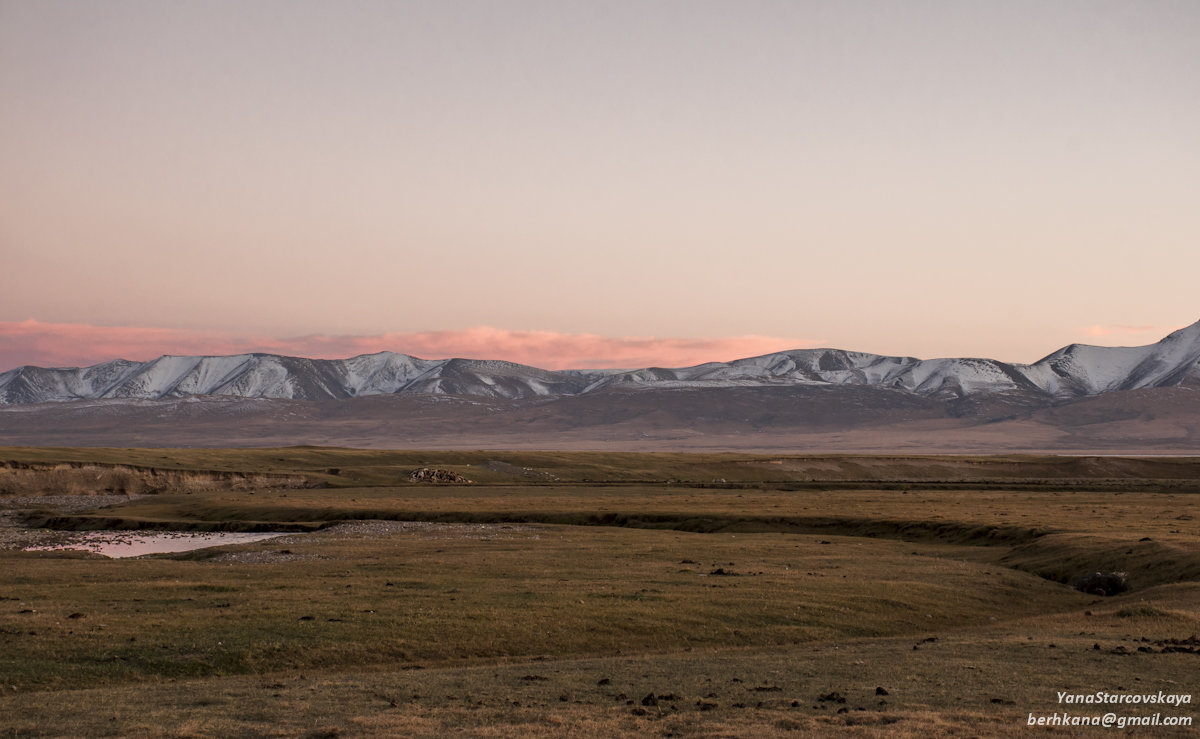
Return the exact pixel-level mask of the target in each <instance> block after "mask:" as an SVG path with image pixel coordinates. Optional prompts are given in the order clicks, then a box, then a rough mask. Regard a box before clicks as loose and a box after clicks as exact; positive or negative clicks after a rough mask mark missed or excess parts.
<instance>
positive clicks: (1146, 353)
mask: <svg viewBox="0 0 1200 739" xmlns="http://www.w3.org/2000/svg"><path fill="white" fill-rule="evenodd" d="M1189 384H1200V322H1198V323H1196V324H1193V325H1191V326H1188V327H1187V328H1183V329H1180V330H1179V331H1176V332H1174V333H1172V334H1171V335H1169V336H1167V337H1166V338H1164V339H1163V340H1162V341H1159V342H1158V343H1156V344H1151V345H1148V346H1141V347H1098V346H1088V345H1083V344H1072V345H1071V346H1067V347H1064V348H1062V349H1060V350H1058V351H1056V352H1054V353H1052V354H1050V355H1048V356H1047V357H1045V358H1043V359H1041V360H1039V361H1037V362H1035V363H1033V364H1029V365H1025V364H1008V363H1005V362H999V361H996V360H993V359H973V358H947V359H927V360H923V359H916V358H914V357H887V356H880V355H876V354H867V353H863V352H851V351H843V350H840V349H803V350H795V351H788V352H778V353H775V354H766V355H763V356H759V357H749V358H746V359H738V360H735V361H732V362H708V363H705V364H700V365H696V366H694V367H683V368H675V369H667V368H661V367H650V368H644V369H637V370H629V371H612V370H595V371H591V370H567V371H551V370H543V369H539V368H537V367H530V366H526V365H521V364H515V363H513V362H505V361H499V360H472V359H439V360H430V359H418V358H416V357H411V356H408V355H405V354H397V353H393V352H380V353H378V354H369V355H363V356H358V357H352V358H350V359H336V360H324V359H305V358H301V357H285V356H277V355H272V354H240V355H235V356H223V357H175V356H164V357H159V358H158V359H155V360H152V361H149V362H129V361H125V360H115V361H111V362H105V363H103V364H98V365H94V366H92V367H84V368H68V369H46V368H41V367H28V366H26V367H19V368H17V369H13V370H9V371H8V372H5V373H3V374H0V404H3V405H17V404H28V403H48V402H64V401H72V400H103V399H143V400H156V399H171V398H184V397H191V396H233V397H239V398H277V399H289V400H334V399H345V398H352V397H362V396H371V395H393V394H415V395H459V396H475V397H481V398H499V399H510V400H514V399H521V398H534V397H546V398H562V397H571V396H577V395H586V394H591V393H598V392H603V391H636V390H646V389H657V390H667V389H688V388H721V387H730V388H736V387H797V386H856V385H861V386H870V387H876V388H882V389H887V390H893V391H896V392H901V393H908V394H912V395H918V396H924V397H929V398H934V399H939V400H947V401H959V400H962V399H966V398H972V397H979V396H989V395H997V394H1009V395H1014V396H1032V397H1039V398H1043V399H1045V400H1047V401H1052V400H1063V399H1069V398H1077V397H1085V396H1092V395H1100V394H1103V393H1109V392H1114V391H1119V390H1135V389H1141V388H1155V387H1174V386H1178V385H1189Z"/></svg>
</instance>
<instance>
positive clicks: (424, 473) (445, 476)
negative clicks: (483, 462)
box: [408, 467, 471, 482]
mask: <svg viewBox="0 0 1200 739" xmlns="http://www.w3.org/2000/svg"><path fill="white" fill-rule="evenodd" d="M408 477H409V479H410V480H412V481H413V482H471V481H470V480H468V479H467V478H465V477H463V476H462V475H460V474H458V473H457V472H451V471H450V470H443V469H436V470H435V469H433V468H432V467H422V468H420V469H416V470H413V471H412V473H411V474H409V476H408Z"/></svg>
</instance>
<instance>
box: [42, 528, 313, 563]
mask: <svg viewBox="0 0 1200 739" xmlns="http://www.w3.org/2000/svg"><path fill="white" fill-rule="evenodd" d="M288 533H292V532H282V531H272V532H258V533H243V532H233V531H212V532H204V533H199V532H194V531H159V532H155V533H132V532H127V531H89V532H86V533H81V534H75V535H72V537H71V541H69V542H65V543H62V544H55V545H53V546H42V547H28V551H51V550H58V549H75V550H81V551H85V552H94V553H96V554H103V555H104V556H105V557H115V558H120V557H140V556H141V555H143V554H165V553H168V552H187V551H191V550H193V549H204V548H205V547H219V546H224V545H226V544H249V543H250V542H254V541H263V540H264V539H274V538H275V537H277V536H287V534H288Z"/></svg>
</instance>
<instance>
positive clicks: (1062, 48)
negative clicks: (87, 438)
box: [0, 0, 1200, 370]
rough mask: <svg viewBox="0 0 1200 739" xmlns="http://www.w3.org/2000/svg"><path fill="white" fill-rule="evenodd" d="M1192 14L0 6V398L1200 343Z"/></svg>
mask: <svg viewBox="0 0 1200 739" xmlns="http://www.w3.org/2000/svg"><path fill="white" fill-rule="evenodd" d="M1197 39H1200V3H1197V2H1194V0H1176V1H1171V0H1137V1H1134V0H1127V1H1124V2H1112V1H1110V0H1056V1H1055V2H1044V0H1005V1H1004V2H990V3H979V2H971V3H964V2H957V1H956V0H939V1H932V0H912V1H909V2H893V1H892V0H877V1H870V0H849V1H846V2H840V1H839V2H804V1H802V0H787V1H784V0H779V1H766V0H737V1H730V2H711V1H706V0H637V1H632V0H606V1H604V2H599V1H595V2H578V1H573V0H544V1H536V2H535V1H530V0H505V1H503V2H494V1H490V0H488V1H483V0H480V1H473V2H471V1H465V0H463V1H456V0H432V1H429V2H416V1H413V2H404V1H401V0H386V1H379V2H373V1H367V0H341V1H339V2H332V1H329V2H314V1H313V0H255V2H243V1H242V0H205V1H204V2H187V3H182V2H160V1H159V0H106V1H105V2H96V3H91V2H76V1H74V0H71V1H63V0H0V101H3V103H2V104H0V370H3V369H7V368H9V367H12V366H16V365H19V364H25V363H33V364H44V365H58V366H61V365H63V364H89V363H93V362H98V361H103V360H106V359H111V358H114V357H116V356H124V357H126V358H129V359H148V358H151V357H153V356H157V355H159V354H163V353H171V354H187V353H232V352H241V351H254V350H260V351H280V352H288V353H297V354H304V355H307V356H348V355H349V354H354V353H362V352H365V351H377V350H381V349H390V350H394V351H400V352H406V353H410V354H415V355H418V356H429V357H439V356H488V357H494V358H504V359H511V360H514V361H521V362H526V363H529V364H536V365H539V366H543V367H570V366H574V367H582V366H594V367H601V366H645V365H653V364H657V365H666V366H679V365H682V364H689V363H696V362H699V361H704V360H707V359H713V360H727V359H733V358H735V357H737V356H748V355H753V354H761V353H765V352H768V351H776V350H781V349H785V348H802V347H806V346H836V347H839V348H844V349H855V350H861V351H870V352H876V353H881V354H903V355H913V356H920V357H934V356H987V357H993V358H996V359H1001V360H1006V361H1014V362H1030V361H1034V360H1036V359H1038V358H1039V357H1041V356H1043V355H1045V354H1047V353H1049V352H1051V351H1053V350H1054V349H1057V348H1058V347H1060V346H1062V345H1065V344H1068V343H1071V342H1081V341H1082V342H1090V343H1098V344H1145V343H1150V342H1153V341H1156V340H1157V339H1159V338H1161V337H1162V336H1163V335H1165V334H1166V333H1168V332H1170V331H1171V330H1173V329H1176V328H1179V327H1180V326H1183V325H1186V324H1190V323H1193V322H1195V321H1196V320H1197V319H1200V300H1197V294H1198V291H1197V275H1200V136H1197V133H1196V132H1197V131H1200V82H1198V81H1200V43H1197Z"/></svg>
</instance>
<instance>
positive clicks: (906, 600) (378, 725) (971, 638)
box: [0, 448, 1200, 737]
mask: <svg viewBox="0 0 1200 739" xmlns="http://www.w3.org/2000/svg"><path fill="white" fill-rule="evenodd" d="M0 460H2V461H4V462H5V463H6V464H7V465H8V466H7V467H6V468H5V469H8V470H9V475H8V476H7V477H4V476H2V475H0V491H6V490H7V491H8V492H0V505H2V506H3V510H0V517H2V518H3V522H0V523H6V525H7V529H6V531H7V533H4V532H0V637H2V639H3V644H4V649H3V650H2V651H0V687H2V688H3V690H2V691H0V736H167V737H183V736H189V737H191V736H231V735H237V736H289V737H290V736H298V737H305V736H307V737H334V736H397V735H404V736H446V735H467V736H513V735H525V736H567V735H569V736H584V737H587V736H594V737H607V736H622V735H623V736H814V737H815V736H829V735H830V734H835V733H836V734H837V735H845V736H863V737H875V736H887V737H891V736H897V737H909V736H911V737H916V736H930V735H946V736H964V737H965V736H1010V735H1016V734H1025V733H1027V732H1038V733H1045V732H1049V733H1052V734H1053V735H1057V736H1094V735H1096V734H1098V733H1100V731H1101V729H1098V728H1095V727H1090V726H1067V727H1058V728H1053V729H1048V728H1045V727H1041V728H1039V727H1037V726H1030V725H1029V722H1030V721H1033V722H1035V723H1036V722H1037V720H1038V718H1039V717H1040V718H1043V719H1046V720H1047V721H1056V720H1057V721H1059V722H1062V721H1063V720H1064V718H1063V717H1066V718H1065V720H1066V721H1068V722H1071V721H1075V722H1078V721H1084V720H1090V719H1091V717H1093V716H1104V715H1105V714H1112V716H1113V719H1112V720H1113V721H1121V722H1125V721H1129V720H1137V721H1142V720H1145V721H1147V722H1157V725H1147V726H1140V725H1139V726H1132V725H1130V726H1127V727H1126V728H1125V730H1124V731H1122V732H1121V734H1122V735H1126V734H1127V735H1133V736H1174V735H1184V734H1185V733H1190V732H1191V731H1193V730H1194V727H1192V726H1183V727H1175V726H1168V723H1170V722H1174V721H1182V722H1191V721H1193V720H1194V719H1197V718H1200V715H1198V714H1200V711H1198V710H1197V708H1196V702H1197V701H1200V684H1198V683H1200V680H1197V677H1196V676H1197V675H1200V670H1198V669H1197V668H1198V667H1200V640H1198V639H1197V633H1200V529H1198V528H1197V526H1198V525H1200V524H1198V523H1197V521H1200V497H1197V495H1198V492H1200V474H1197V473H1198V472H1200V463H1197V461H1196V460H1193V459H1125V458H1111V459H1110V458H1093V459H1073V458H1036V457H1029V458H1018V457H972V458H966V457H959V458H952V457H900V456H895V455H893V456H888V457H803V456H795V457H775V458H765V457H764V458H760V457H747V456H745V455H603V454H586V453H542V454H534V453H517V452H489V453H482V452H480V453H452V452H403V453H402V452H391V453H384V452H368V451H359V450H334V449H315V448H295V449H280V450H257V451H245V450H243V451H227V450H180V451H178V452H163V450H64V449H57V450H55V449H7V450H0ZM155 465H157V466H155ZM424 467H429V468H439V469H446V470H448V471H452V472H455V473H456V474H458V475H460V476H461V477H463V478H466V479H470V480H472V481H473V482H470V483H460V484H443V485H431V484H423V483H414V482H410V481H408V479H407V473H409V472H411V471H412V470H413V469H420V468H424ZM166 468H170V469H171V470H173V474H172V475H170V476H164V475H163V474H161V470H163V469H166ZM155 469H158V470H160V473H154V472H153V470H155ZM98 470H99V472H97V471H98ZM189 470H192V471H195V474H194V475H189V474H187V473H188V471H189ZM232 470H240V471H241V472H245V473H250V472H253V473H255V474H256V475H259V477H254V478H252V479H254V480H256V481H262V480H264V479H279V480H284V479H286V480H294V479H297V478H304V479H305V480H307V483H306V484H297V485H295V486H289V487H274V488H273V487H249V488H244V487H239V486H240V485H241V482H240V481H244V480H246V479H251V478H248V477H236V476H231V475H215V472H229V471H232ZM18 473H20V474H18ZM96 475H100V477H101V478H102V479H103V480H104V481H105V483H106V484H107V485H109V486H110V487H112V488H120V487H121V486H126V487H128V488H129V489H128V490H125V489H120V490H112V491H110V492H109V493H108V497H92V496H89V495H86V494H84V493H83V492H79V491H78V490H77V488H76V487H75V486H76V485H77V483H78V482H79V480H80V479H85V478H87V477H88V476H92V479H97V478H96ZM262 476H267V477H262ZM270 476H275V477H270ZM168 477H169V479H170V481H171V482H170V487H169V489H157V490H156V489H152V487H151V488H147V486H148V485H152V483H153V481H154V480H155V479H167V478H168ZM213 480H224V481H225V485H224V487H222V486H221V485H219V484H216V485H215V484H214V483H213ZM189 481H190V482H189ZM189 485H192V486H193V487H189ZM314 485H322V486H323V487H313V486H314ZM56 486H57V487H58V488H60V489H59V490H55V489H53V488H54V487H56ZM138 486H140V487H138ZM134 487H138V490H137V491H136V494H134V495H127V494H126V493H130V492H134V491H133V488H134ZM61 488H70V489H73V490H77V492H76V494H74V495H68V496H63V495H55V493H61V492H62V490H61ZM95 492H104V491H95ZM89 504H90V505H89ZM97 504H98V505H97ZM30 526H31V527H32V528H28V527H30ZM281 527H282V528H290V529H291V530H293V531H295V532H296V533H294V534H290V535H288V536H286V537H283V538H279V539H272V540H269V541H263V542H258V543H253V544H246V545H239V546H227V547H219V548H214V549H205V550H197V551H193V552H186V553H178V554H166V555H154V556H147V557H142V558H136V559H123V560H112V559H106V558H103V557H99V556H97V555H91V554H85V553H79V552H70V551H60V552H42V551H39V552H31V551H23V550H22V547H23V546H25V545H27V544H29V543H33V542H44V541H47V540H52V541H64V540H69V539H70V537H71V536H73V532H75V531H81V530H88V529H96V528H105V529H121V530H145V529H172V530H213V529H228V530H264V529H271V528H281ZM1092 571H1104V572H1109V571H1121V572H1124V573H1125V577H1126V582H1127V585H1128V590H1127V591H1125V592H1122V593H1120V594H1117V595H1113V596H1109V597H1105V596H1100V595H1097V594H1086V593H1082V592H1079V591H1078V590H1075V589H1072V588H1070V587H1068V586H1067V585H1066V584H1065V583H1066V582H1068V581H1070V580H1072V579H1073V578H1075V577H1077V576H1079V575H1083V574H1086V573H1088V572H1092ZM1098 692H1103V693H1105V694H1115V695H1119V696H1153V697H1155V698H1156V699H1157V698H1158V697H1159V696H1160V695H1161V696H1162V697H1163V699H1165V700H1170V701H1171V702H1164V703H1135V704H1131V703H1124V704H1122V703H1117V704H1112V703H1100V704H1097V703H1071V702H1067V701H1066V700H1065V699H1064V698H1063V697H1062V696H1060V693H1063V694H1070V695H1079V694H1081V695H1087V696H1092V697H1093V699H1094V698H1095V695H1096V694H1097V693H1098ZM1175 696H1183V698H1175ZM1179 700H1185V701H1186V702H1182V703H1178V704H1177V703H1176V701H1179ZM1055 717H1057V718H1055Z"/></svg>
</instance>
